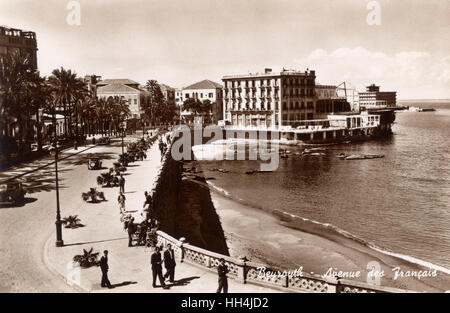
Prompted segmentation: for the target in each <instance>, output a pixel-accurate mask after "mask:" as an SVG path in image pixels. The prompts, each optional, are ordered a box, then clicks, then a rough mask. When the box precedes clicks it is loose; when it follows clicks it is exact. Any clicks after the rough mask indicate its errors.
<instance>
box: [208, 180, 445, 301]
mask: <svg viewBox="0 0 450 313" xmlns="http://www.w3.org/2000/svg"><path fill="white" fill-rule="evenodd" d="M210 193H211V199H212V201H213V204H214V207H215V208H216V211H217V214H218V215H219V217H220V220H221V223H222V227H223V229H224V232H225V237H226V240H227V245H228V247H229V251H230V255H231V256H232V257H239V256H246V257H247V258H248V259H250V260H251V261H254V262H260V263H262V264H267V265H269V266H272V267H274V268H277V269H282V270H295V269H297V268H299V267H301V266H302V267H303V271H304V272H308V273H313V274H316V275H317V274H318V275H324V274H326V273H327V271H329V270H330V268H332V270H333V271H336V272H337V271H344V272H346V273H347V274H348V275H353V277H352V278H351V279H354V280H358V281H361V282H367V273H368V272H369V270H368V269H367V265H368V263H369V262H371V261H376V262H378V263H379V264H380V266H381V268H380V271H381V270H382V271H383V273H384V276H383V277H381V279H380V285H381V286H387V287H394V288H401V289H407V290H411V291H418V292H443V291H445V290H450V275H448V274H445V273H442V272H439V271H437V272H433V271H430V269H429V268H426V267H423V266H420V265H417V264H414V263H410V262H407V261H405V260H403V259H400V258H397V257H393V256H390V255H386V254H384V253H381V252H378V251H375V250H373V249H371V248H369V247H367V246H365V245H363V244H361V243H359V242H357V241H355V240H353V239H350V238H346V237H344V236H342V235H340V234H337V233H335V232H333V231H327V230H326V229H324V228H323V227H319V226H317V227H314V226H311V225H308V226H307V225H303V226H304V227H302V226H301V225H296V229H294V228H292V226H293V224H292V223H291V221H289V220H288V218H283V221H282V220H281V219H280V218H279V217H278V216H275V215H273V214H269V213H267V212H264V211H261V210H258V209H254V208H251V207H248V206H246V205H244V204H242V203H239V202H237V201H235V200H234V199H231V198H229V197H227V196H225V195H224V194H221V193H220V192H218V191H216V190H213V189H212V188H210ZM298 228H303V229H301V230H300V229H298ZM420 271H421V272H420ZM358 272H359V277H357V275H358ZM402 272H403V275H402ZM413 273H416V274H420V273H422V277H421V278H420V280H419V279H417V278H416V277H411V276H412V275H411V274H413ZM396 274H397V277H396ZM424 275H426V276H428V277H423V276H424Z"/></svg>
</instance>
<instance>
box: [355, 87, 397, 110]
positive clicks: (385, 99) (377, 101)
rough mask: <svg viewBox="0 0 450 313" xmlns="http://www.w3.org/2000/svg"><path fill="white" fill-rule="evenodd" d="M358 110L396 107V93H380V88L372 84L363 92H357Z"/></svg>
mask: <svg viewBox="0 0 450 313" xmlns="http://www.w3.org/2000/svg"><path fill="white" fill-rule="evenodd" d="M358 94H359V108H360V110H361V111H365V110H367V109H376V108H386V107H395V106H396V105H397V92H395V91H380V86H376V85H375V84H372V85H370V86H367V87H366V91H365V92H359V93H358Z"/></svg>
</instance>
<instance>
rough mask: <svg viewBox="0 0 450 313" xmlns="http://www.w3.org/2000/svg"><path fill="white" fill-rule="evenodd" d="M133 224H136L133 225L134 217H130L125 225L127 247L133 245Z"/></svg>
mask: <svg viewBox="0 0 450 313" xmlns="http://www.w3.org/2000/svg"><path fill="white" fill-rule="evenodd" d="M135 226H136V225H134V217H131V218H130V221H129V222H128V225H127V232H128V247H132V246H133V234H134V232H135Z"/></svg>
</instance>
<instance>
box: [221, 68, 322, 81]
mask: <svg viewBox="0 0 450 313" xmlns="http://www.w3.org/2000/svg"><path fill="white" fill-rule="evenodd" d="M290 75H292V76H308V75H311V76H315V75H316V71H311V70H309V69H307V70H306V71H304V72H303V71H298V70H288V69H284V68H283V70H282V71H280V72H272V71H271V70H270V69H269V70H266V71H265V72H264V73H248V74H242V75H226V76H223V78H222V79H224V80H225V79H236V78H256V77H261V78H262V77H276V76H290Z"/></svg>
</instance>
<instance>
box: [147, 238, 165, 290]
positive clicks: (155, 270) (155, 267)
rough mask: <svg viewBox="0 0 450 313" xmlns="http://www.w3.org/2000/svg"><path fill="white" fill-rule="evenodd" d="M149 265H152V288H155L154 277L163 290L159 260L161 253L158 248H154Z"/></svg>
mask: <svg viewBox="0 0 450 313" xmlns="http://www.w3.org/2000/svg"><path fill="white" fill-rule="evenodd" d="M150 263H151V264H152V274H153V284H152V286H153V288H156V277H158V278H159V282H160V284H161V286H162V287H163V288H164V289H165V288H166V284H165V283H164V278H163V274H162V260H161V252H160V248H159V247H158V246H157V247H155V252H153V254H152V256H151V258H150Z"/></svg>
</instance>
